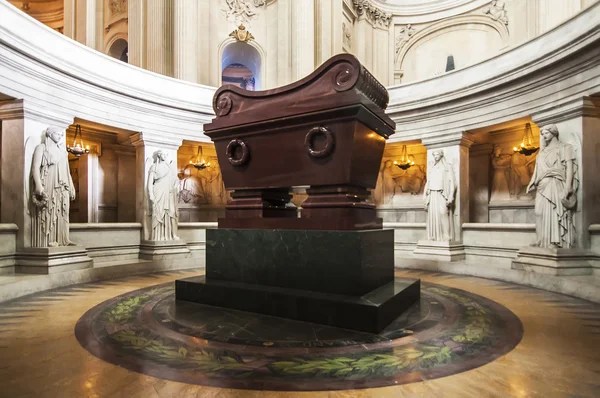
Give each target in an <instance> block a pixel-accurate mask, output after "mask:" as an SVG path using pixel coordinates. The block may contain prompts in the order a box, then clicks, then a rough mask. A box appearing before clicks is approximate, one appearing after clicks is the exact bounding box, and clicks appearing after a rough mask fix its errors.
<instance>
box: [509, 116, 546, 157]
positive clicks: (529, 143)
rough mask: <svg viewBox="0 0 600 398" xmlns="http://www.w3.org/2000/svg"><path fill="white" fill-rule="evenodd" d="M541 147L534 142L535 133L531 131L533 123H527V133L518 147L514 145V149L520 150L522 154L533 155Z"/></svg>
mask: <svg viewBox="0 0 600 398" xmlns="http://www.w3.org/2000/svg"><path fill="white" fill-rule="evenodd" d="M538 149H540V148H539V147H537V146H535V145H534V143H533V134H532V132H531V124H529V123H527V124H526V125H525V134H524V135H523V141H521V145H520V146H519V147H518V148H517V147H513V151H515V152H519V153H520V154H522V155H525V156H530V155H533V154H534V153H535V152H536V151H537V150H538Z"/></svg>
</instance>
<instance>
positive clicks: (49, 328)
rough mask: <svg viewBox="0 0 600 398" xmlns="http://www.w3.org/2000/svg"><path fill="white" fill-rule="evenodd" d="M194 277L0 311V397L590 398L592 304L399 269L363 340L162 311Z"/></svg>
mask: <svg viewBox="0 0 600 398" xmlns="http://www.w3.org/2000/svg"><path fill="white" fill-rule="evenodd" d="M200 272H201V271H196V272H190V271H186V272H171V273H161V274H153V275H144V276H137V277H128V278H122V279H118V280H112V281H107V282H99V283H94V284H84V285H77V286H73V287H70V288H65V289H59V290H54V291H48V292H44V293H40V294H36V295H32V296H28V297H24V298H21V299H18V300H15V301H12V302H9V303H5V304H0V358H1V360H0V385H2V389H1V390H2V393H1V394H0V395H1V396H11V397H12V396H15V397H17V396H18V397H21V396H36V397H41V396H48V397H57V396H61V397H84V396H85V397H94V396H99V397H119V396H124V397H125V396H126V397H180V396H191V397H195V396H198V397H225V396H240V397H253V396H260V397H263V396H294V397H296V396H297V397H320V396H323V397H325V396H327V397H347V396H361V397H363V396H364V397H367V396H369V397H370V396H384V397H401V396H444V397H448V396H457V397H458V396H460V397H467V396H477V397H482V396H502V397H504V396H518V397H521V396H523V397H526V396H544V397H549V396H590V397H592V396H596V394H597V392H598V391H599V390H600V355H599V354H600V344H599V343H600V305H596V304H592V303H589V302H585V301H582V300H578V299H574V298H570V297H567V296H561V295H558V294H554V293H549V292H545V291H541V290H536V289H531V288H527V287H523V286H517V285H511V284H507V283H503V282H497V281H491V280H485V279H480V278H472V277H463V276H455V275H448V274H434V273H429V272H420V271H399V272H397V276H399V277H408V278H415V277H418V278H421V280H422V289H421V290H422V299H421V303H420V305H419V306H415V307H413V308H412V309H411V310H409V311H408V312H407V313H406V314H404V315H403V316H402V317H400V318H398V319H397V320H396V321H395V322H394V323H392V324H391V325H390V326H389V327H388V328H386V330H385V331H384V332H382V333H381V334H379V335H371V334H368V333H361V332H352V331H349V330H343V329H336V328H330V327H323V326H319V325H314V324H307V323H302V322H294V321H288V320H283V319H279V318H272V317H268V316H256V315H250V314H247V313H243V312H238V311H229V310H227V311H225V310H221V309H215V308H213V307H208V306H201V305H196V304H190V303H177V302H175V300H174V290H173V283H172V282H173V280H175V279H179V278H184V277H189V276H194V275H197V274H198V273H200ZM259 390H267V391H269V392H265V391H259Z"/></svg>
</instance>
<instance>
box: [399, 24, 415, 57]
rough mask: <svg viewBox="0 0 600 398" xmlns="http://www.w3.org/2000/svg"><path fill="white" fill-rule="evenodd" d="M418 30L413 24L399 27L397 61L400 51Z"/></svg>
mask: <svg viewBox="0 0 600 398" xmlns="http://www.w3.org/2000/svg"><path fill="white" fill-rule="evenodd" d="M416 31H417V30H416V29H415V28H413V27H412V25H411V24H408V25H404V26H400V28H399V29H398V36H396V63H398V56H399V55H400V51H401V50H402V48H403V47H404V46H405V45H406V43H407V42H408V41H409V40H410V38H411V37H412V35H414V34H415V32H416Z"/></svg>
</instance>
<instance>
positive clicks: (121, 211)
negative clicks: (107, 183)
mask: <svg viewBox="0 0 600 398" xmlns="http://www.w3.org/2000/svg"><path fill="white" fill-rule="evenodd" d="M132 149H133V150H132ZM135 152H136V151H135V149H134V148H131V147H126V146H121V145H120V146H119V147H118V148H117V149H115V153H116V155H117V156H118V168H117V221H118V222H135V220H136V193H135V190H132V189H131V187H133V186H135V165H136V154H135Z"/></svg>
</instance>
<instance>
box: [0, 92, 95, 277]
mask: <svg viewBox="0 0 600 398" xmlns="http://www.w3.org/2000/svg"><path fill="white" fill-rule="evenodd" d="M73 120H74V118H73V116H70V115H65V114H55V113H50V112H48V111H47V110H46V109H43V108H39V107H37V106H35V105H33V104H29V103H27V102H25V101H22V100H15V101H10V102H2V103H1V105H0V121H1V122H2V138H1V139H2V145H1V151H2V153H1V154H0V163H1V164H0V168H1V169H2V187H1V189H0V196H1V197H2V198H1V200H0V202H1V203H2V207H1V208H0V222H1V223H10V224H16V225H17V227H18V231H17V234H16V242H15V245H16V250H17V253H16V269H17V271H18V272H23V273H36V274H49V273H55V272H60V271H67V270H73V269H80V268H88V267H91V266H92V260H91V259H90V258H89V257H88V256H87V252H86V250H85V248H83V247H79V246H61V247H32V219H31V217H32V214H31V211H30V197H31V190H32V189H33V187H32V186H31V184H30V178H31V164H32V160H33V152H34V149H35V147H36V146H37V145H39V144H40V143H41V142H42V137H43V135H44V133H45V130H46V128H48V127H49V126H53V127H57V128H59V129H64V130H66V128H67V127H68V126H69V125H70V124H71V123H72V122H73ZM63 142H64V141H63ZM63 145H64V143H63Z"/></svg>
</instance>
